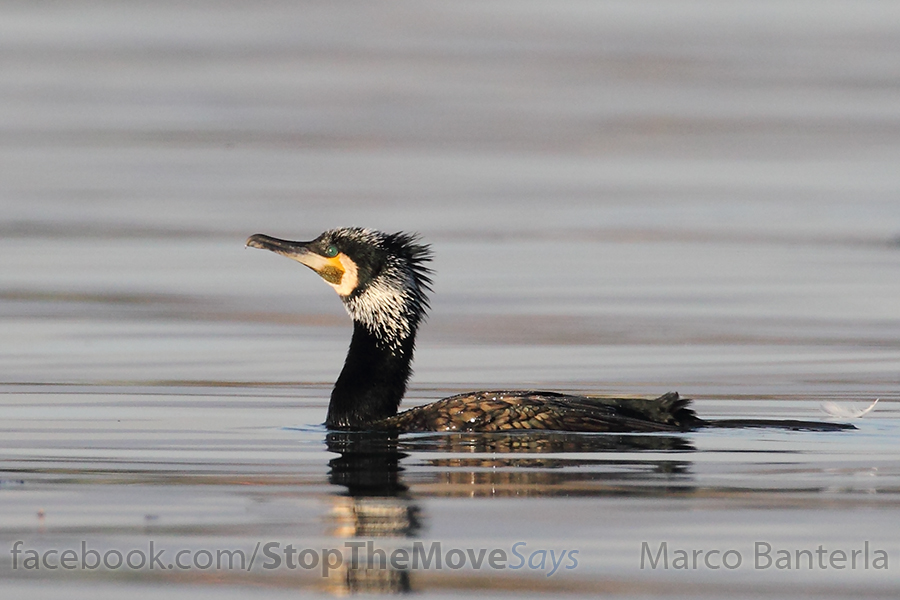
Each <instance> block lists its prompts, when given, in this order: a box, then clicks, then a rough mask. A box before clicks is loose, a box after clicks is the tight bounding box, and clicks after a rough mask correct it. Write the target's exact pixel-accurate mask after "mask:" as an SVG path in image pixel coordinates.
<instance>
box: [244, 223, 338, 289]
mask: <svg viewBox="0 0 900 600" xmlns="http://www.w3.org/2000/svg"><path fill="white" fill-rule="evenodd" d="M311 243H312V242H292V241H289V240H280V239H278V238H274V237H272V236H268V235H263V234H261V233H257V234H255V235H251V236H250V237H249V238H247V247H248V248H261V249H263V250H271V251H272V252H275V253H276V254H280V255H282V256H287V257H288V258H290V259H291V260H296V261H297V262H298V263H301V264H304V265H306V266H307V267H309V268H310V269H312V270H313V271H315V272H316V273H318V274H319V276H321V277H322V279H324V280H325V281H327V282H328V283H331V284H333V285H334V284H339V283H340V282H341V279H342V277H343V275H344V270H345V268H344V265H343V264H342V263H341V261H340V260H339V259H338V258H337V257H335V258H326V257H324V256H322V255H321V254H318V253H316V252H314V251H313V250H310V248H309V245H310V244H311Z"/></svg>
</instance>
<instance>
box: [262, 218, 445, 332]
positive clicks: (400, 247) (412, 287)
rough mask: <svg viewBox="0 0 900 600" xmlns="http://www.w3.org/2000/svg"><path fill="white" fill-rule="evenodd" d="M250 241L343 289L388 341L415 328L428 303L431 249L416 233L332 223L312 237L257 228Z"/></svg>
mask: <svg viewBox="0 0 900 600" xmlns="http://www.w3.org/2000/svg"><path fill="white" fill-rule="evenodd" d="M247 246H249V247H251V248H261V249H263V250H270V251H272V252H275V253H277V254H281V255H282V256H286V257H288V258H290V259H293V260H296V261H297V262H299V263H301V264H304V265H306V266H307V267H309V268H310V269H312V270H313V271H315V272H316V273H318V274H319V276H320V277H321V278H322V279H324V280H325V281H326V282H327V283H328V284H329V285H330V286H331V287H333V288H334V290H335V291H336V292H337V293H338V296H340V298H341V300H342V301H343V303H344V306H345V307H346V309H347V312H348V313H349V314H350V316H351V317H352V318H353V320H354V321H355V322H358V323H360V324H362V325H364V326H366V327H367V329H369V330H370V331H371V332H372V333H373V334H375V335H376V337H379V338H380V339H382V340H383V341H385V342H386V343H387V344H388V345H394V344H395V343H397V342H399V341H400V340H402V339H404V338H406V337H409V335H410V334H412V333H414V332H415V328H416V327H417V326H418V324H419V322H420V321H421V319H422V318H423V317H424V316H425V312H426V311H427V309H428V292H429V291H430V290H431V279H430V277H429V275H430V273H431V271H430V269H428V267H426V266H425V263H427V262H428V261H430V260H431V250H430V249H429V248H428V246H426V245H424V244H420V243H419V242H418V238H417V236H415V235H412V234H407V233H393V234H387V233H382V232H380V231H374V230H371V229H361V228H358V227H349V228H340V229H331V230H328V231H326V232H324V233H322V234H321V235H320V236H319V237H317V238H316V239H314V240H312V241H310V242H293V241H288V240H282V239H278V238H274V237H271V236H268V235H263V234H256V235H252V236H250V237H249V238H248V239H247Z"/></svg>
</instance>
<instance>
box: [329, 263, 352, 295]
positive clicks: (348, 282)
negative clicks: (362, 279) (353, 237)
mask: <svg viewBox="0 0 900 600" xmlns="http://www.w3.org/2000/svg"><path fill="white" fill-rule="evenodd" d="M337 259H338V260H339V261H340V263H341V266H342V267H343V268H344V274H343V275H342V276H341V280H340V282H338V283H331V282H329V283H328V285H330V286H331V287H333V288H334V291H336V292H337V293H338V294H339V295H341V296H349V295H350V294H351V293H353V290H355V289H356V286H357V285H359V269H358V268H357V267H356V263H355V262H353V261H352V260H351V259H350V257H349V256H347V255H346V254H344V253H343V252H342V253H341V254H338V255H337Z"/></svg>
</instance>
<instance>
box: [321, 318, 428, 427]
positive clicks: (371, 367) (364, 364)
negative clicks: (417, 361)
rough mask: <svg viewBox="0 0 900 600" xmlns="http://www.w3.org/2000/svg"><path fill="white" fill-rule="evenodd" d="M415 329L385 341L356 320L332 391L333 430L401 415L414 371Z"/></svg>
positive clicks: (329, 422) (330, 424)
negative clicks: (391, 340)
mask: <svg viewBox="0 0 900 600" xmlns="http://www.w3.org/2000/svg"><path fill="white" fill-rule="evenodd" d="M415 335H416V334H415V328H413V330H412V331H411V332H410V333H409V335H408V336H406V337H404V338H403V339H401V340H399V341H397V342H396V343H394V344H391V345H387V344H384V343H383V342H382V341H381V339H380V338H379V337H378V336H376V335H375V334H373V333H372V332H371V331H369V329H368V328H367V327H366V326H365V325H363V324H362V323H359V322H358V321H354V323H353V339H352V340H351V341H350V350H349V351H348V352H347V359H346V361H344V368H343V370H342V371H341V374H340V376H339V377H338V380H337V382H336V383H335V384H334V390H332V392H331V403H330V404H329V405H328V417H327V419H326V421H325V425H326V426H327V427H328V428H329V429H366V428H368V426H369V425H371V424H372V423H373V422H374V421H377V420H379V419H384V418H387V417H391V416H393V415H395V414H397V407H398V406H399V405H400V401H401V400H402V399H403V395H404V394H405V393H406V384H407V382H408V381H409V376H410V374H411V373H412V369H411V363H412V356H413V350H414V347H415Z"/></svg>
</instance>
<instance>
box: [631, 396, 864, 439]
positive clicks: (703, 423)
mask: <svg viewBox="0 0 900 600" xmlns="http://www.w3.org/2000/svg"><path fill="white" fill-rule="evenodd" d="M619 402H622V406H621V409H623V410H624V411H626V412H628V411H634V412H635V413H638V414H639V415H640V417H643V418H645V419H649V420H650V421H653V422H654V423H660V424H664V425H669V426H672V427H674V428H677V429H680V430H682V431H694V430H697V429H783V430H789V431H846V430H848V429H856V427H854V426H853V425H851V424H849V423H830V422H827V421H798V420H794V419H714V420H711V421H707V420H706V419H701V418H700V417H698V416H697V413H696V412H694V409H693V408H692V407H691V400H690V399H689V398H682V397H681V396H679V395H678V392H669V393H667V394H663V395H662V396H660V397H659V398H656V399H654V400H650V401H649V402H647V401H638V402H633V401H629V400H620V401H619ZM635 416H638V415H635Z"/></svg>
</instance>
